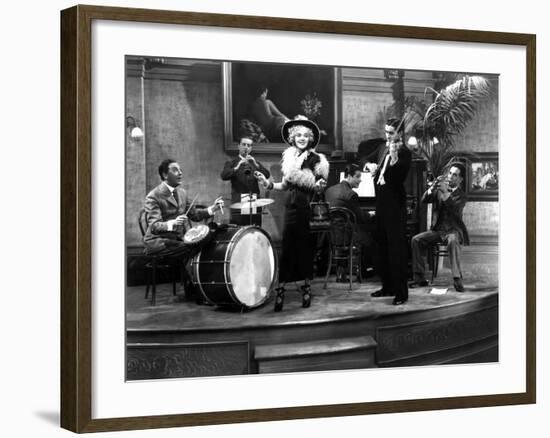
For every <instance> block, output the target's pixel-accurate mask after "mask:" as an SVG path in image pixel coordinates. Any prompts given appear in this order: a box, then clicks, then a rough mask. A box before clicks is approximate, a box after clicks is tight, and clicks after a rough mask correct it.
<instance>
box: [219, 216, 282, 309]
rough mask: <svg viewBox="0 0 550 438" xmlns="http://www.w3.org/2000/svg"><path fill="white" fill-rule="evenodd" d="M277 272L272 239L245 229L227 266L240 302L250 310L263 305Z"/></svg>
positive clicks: (236, 242)
mask: <svg viewBox="0 0 550 438" xmlns="http://www.w3.org/2000/svg"><path fill="white" fill-rule="evenodd" d="M276 268H277V267H276V259H275V252H274V249H273V245H272V244H271V239H270V238H269V236H268V235H267V234H266V233H265V232H264V231H263V230H261V229H260V228H256V227H246V228H245V229H243V230H242V232H241V233H239V235H238V238H237V239H236V241H235V243H234V245H233V248H232V250H231V256H230V261H229V266H228V270H229V272H228V274H229V275H228V276H229V280H230V281H231V286H232V292H233V294H234V295H235V297H236V298H237V300H238V301H239V302H240V303H242V304H244V305H245V306H247V307H257V306H259V305H261V304H263V302H264V301H265V300H266V299H267V297H268V295H269V292H270V290H271V288H272V287H273V285H274V281H275V274H276Z"/></svg>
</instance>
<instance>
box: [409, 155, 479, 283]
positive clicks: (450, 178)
mask: <svg viewBox="0 0 550 438" xmlns="http://www.w3.org/2000/svg"><path fill="white" fill-rule="evenodd" d="M462 175H463V168H462V166H460V165H458V164H457V165H454V166H451V168H450V169H449V173H448V175H447V177H438V178H437V179H436V180H435V182H434V184H433V185H432V186H431V187H429V188H428V190H426V192H424V195H423V196H422V202H424V203H432V204H433V209H432V228H431V230H429V231H425V232H423V233H420V234H417V235H416V236H414V237H413V238H412V240H411V247H412V266H413V273H414V282H413V283H411V284H410V285H409V286H410V287H418V286H420V287H422V286H427V285H428V282H427V281H426V278H425V263H424V254H425V252H426V250H427V249H428V248H431V247H432V246H433V245H435V244H437V243H445V244H447V249H448V252H449V262H450V263H451V270H452V273H453V280H454V287H455V290H456V291H457V292H464V285H463V284H462V270H461V267H460V254H461V250H462V245H463V244H464V245H468V244H469V243H470V240H469V237H468V230H467V229H466V225H464V222H463V220H462V211H463V210H464V205H465V204H466V201H467V198H466V194H465V193H464V191H463V190H462V189H461V187H460V185H461V184H462V180H463V176H462Z"/></svg>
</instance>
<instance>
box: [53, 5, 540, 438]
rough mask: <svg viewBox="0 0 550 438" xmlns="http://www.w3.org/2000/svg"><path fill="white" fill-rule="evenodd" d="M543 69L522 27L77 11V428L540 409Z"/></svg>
mask: <svg viewBox="0 0 550 438" xmlns="http://www.w3.org/2000/svg"><path fill="white" fill-rule="evenodd" d="M188 41H193V42H194V43H193V44H186V42H188ZM297 48H298V49H297ZM357 53H364V54H367V55H368V56H365V57H362V59H358V57H357V56H356V55H357ZM418 53H423V56H422V57H419V56H417V54H418ZM512 78H513V80H511V79H512ZM535 86H536V77H535V36H534V35H529V34H513V33H494V32H480V31H466V30H456V29H434V28H415V27H407V26H389V25H372V24H365V23H343V22H331V21H313V20H303V19H299V20H297V19H283V18H269V17H253V16H232V15H218V14H204V13H194V12H193V13H191V12H174V11H156V10H142V9H127V8H108V7H96V6H75V7H73V8H70V9H67V10H64V11H62V13H61V107H62V114H61V120H62V127H61V128H62V129H61V130H62V136H61V152H62V153H61V157H62V159H61V175H62V180H61V220H62V223H61V230H62V231H61V232H62V236H61V237H62V239H61V242H62V243H61V258H62V259H61V267H62V273H61V274H62V276H61V304H62V309H61V423H62V427H64V428H66V429H69V430H72V431H75V432H97V431H114V430H128V429H146V428H160V427H177V426H194V425H209V424H223V423H236V422H253V421H273V420H286V419H299V418H317V417H327V416H347V415H365V414H373V413H397V412H407V411H420V410H435V409H454V408H471V407H481V406H499V405H511V404H527V403H534V402H535V387H536V367H535V363H536V361H535V358H536V351H535V340H536V337H535V327H536V323H535V322H536V321H535V314H536V308H535V278H536V275H535V274H536V273H535V265H536V263H535V262H536V259H535V254H536V246H535V241H536V239H535V212H536V205H535V193H536V187H535V167H536V166H535V164H536V157H535V134H534V133H535V120H536V117H535V116H536V114H535ZM442 120H443V122H441V121H442ZM512 121H513V123H512ZM396 135H397V137H395V138H397V140H395V139H394V137H392V136H396ZM399 138H400V139H401V140H402V141H399ZM481 141H482V142H483V143H480V142H481ZM396 145H397V146H396ZM472 145H482V146H472ZM394 147H397V148H398V151H399V155H398V157H397V158H396V157H395V156H394V154H393V152H394ZM454 150H457V151H460V153H456V154H454V152H453V153H452V154H450V155H449V151H454ZM373 157H374V158H373ZM407 157H408V158H407ZM442 157H446V158H445V159H454V158H459V159H461V160H463V161H462V163H463V164H464V166H463V167H461V168H453V167H451V168H450V170H447V169H448V166H447V167H446V166H444V165H445V162H442ZM390 158H391V160H390ZM400 160H401V161H400ZM372 166H376V168H373V167H372ZM393 166H397V167H393ZM401 166H406V171H404V173H403V174H402V179H401V180H400V183H399V184H398V185H397V186H396V187H400V188H399V190H402V192H403V193H404V194H405V195H406V196H401V197H400V199H401V198H403V199H404V200H406V202H405V203H404V204H403V205H402V206H401V207H402V209H403V211H406V215H405V214H404V215H403V218H402V221H403V223H402V225H403V227H402V228H403V229H405V230H406V231H405V234H403V235H401V234H400V238H402V239H401V240H399V241H400V242H403V243H404V245H403V246H402V247H400V250H399V251H397V252H396V254H397V257H398V258H399V260H400V261H402V263H401V262H400V263H401V264H400V265H399V266H402V267H403V268H405V267H406V269H407V274H408V275H409V277H408V278H406V280H407V281H406V283H407V286H406V288H407V290H408V295H407V296H406V297H405V298H403V297H402V296H400V297H397V296H396V297H393V296H390V295H391V294H390V293H389V291H388V290H384V287H385V285H386V284H387V283H385V281H386V280H385V279H386V278H387V276H385V274H384V272H387V269H386V268H387V267H389V266H394V265H392V264H391V261H390V262H388V263H386V264H380V263H378V262H377V254H378V253H377V251H378V249H377V248H376V246H375V245H373V244H372V242H373V241H374V240H375V239H376V238H378V237H379V235H378V234H376V233H379V232H380V231H379V230H380V225H384V226H385V224H387V223H389V222H392V221H393V220H394V219H395V217H397V216H399V215H397V214H393V212H397V211H398V208H397V207H396V208H393V210H392V209H390V211H391V212H392V213H391V214H389V215H385V214H384V213H383V211H384V210H383V209H384V208H388V207H382V199H383V196H384V195H383V194H381V193H383V189H381V188H380V187H381V186H383V185H385V184H386V179H387V181H388V182H389V184H388V187H386V188H385V189H388V190H390V189H392V188H391V187H393V183H392V182H391V181H392V179H391V178H393V177H392V176H390V175H393V174H395V172H397V171H396V170H395V169H400V168H402V167H401ZM455 167H456V166H455ZM388 168H389V169H390V170H389V171H387V170H386V169H388ZM371 169H374V170H372V172H373V173H374V175H375V176H374V177H373V176H371V174H369V173H368V172H371ZM442 169H445V171H443V170H442ZM375 172H378V173H375ZM392 172H393V173H392ZM367 176H368V178H367ZM381 176H382V178H381ZM437 177H441V179H445V181H446V182H445V183H441V185H442V186H443V188H442V190H441V191H442V195H441V196H442V197H443V198H444V199H445V200H446V202H445V205H447V206H448V205H451V203H457V207H456V209H455V210H452V212H451V213H452V214H451V216H452V215H458V216H460V221H455V222H454V223H455V225H456V226H457V227H458V226H460V230H461V231H460V233H459V232H458V231H456V230H455V228H441V224H442V222H438V219H437V218H438V217H439V218H441V217H443V219H441V220H445V218H449V217H450V216H449V214H450V213H448V212H447V211H442V210H439V209H440V208H442V207H441V204H440V203H437V202H435V201H433V200H432V201H430V200H428V201H426V199H427V198H426V196H424V195H425V193H426V191H427V189H428V188H429V187H430V185H429V181H430V180H431V178H437ZM362 178H366V179H367V180H368V181H363V186H361V179H362ZM367 182H368V183H369V185H368V187H365V185H366V184H367ZM346 184H347V185H348V186H349V187H347V186H345V185H346ZM325 186H328V187H325ZM389 186H391V187H389ZM346 188H348V189H349V192H350V193H353V191H352V189H355V190H356V192H358V193H359V194H360V196H359V197H358V196H351V199H352V200H353V202H354V204H350V205H347V204H346V205H347V206H346V207H344V210H343V211H344V212H346V211H348V210H351V209H355V210H354V211H353V214H348V213H346V215H347V216H345V217H346V218H347V219H345V220H344V219H342V220H336V219H334V218H332V216H330V217H317V216H311V215H310V214H309V209H310V202H313V203H314V205H315V206H316V207H317V208H318V207H319V206H320V205H322V204H323V202H324V201H317V198H316V197H314V196H313V194H314V193H316V192H324V193H325V195H326V198H327V201H326V202H327V203H329V204H330V205H331V206H333V207H334V206H336V204H332V202H335V201H333V199H334V198H332V196H336V197H338V196H340V195H339V194H340V193H341V190H345V189H346ZM459 188H460V189H459ZM381 190H382V191H381ZM400 193H401V192H400ZM403 193H401V194H403ZM462 193H464V194H465V195H467V198H468V201H467V202H465V204H464V203H462V204H461V203H460V199H461V198H460V196H461V195H462ZM443 198H442V199H443ZM338 199H339V198H338ZM329 200H330V201H329ZM447 200H448V201H447ZM345 201H346V202H347V201H349V199H347V198H346V199H345ZM487 201H491V202H487ZM426 202H428V203H426ZM453 205H454V204H453ZM401 207H399V208H401ZM346 208H347V209H348V210H346ZM316 211H317V210H316ZM318 211H320V210H318ZM327 212H328V210H327ZM453 212H454V213H453ZM437 213H439V216H438V214H437ZM405 216H406V218H405ZM458 216H457V217H458ZM342 217H344V216H342ZM354 217H355V218H356V219H357V218H364V222H360V224H361V226H360V227H359V228H358V227H356V226H352V222H351V221H352V218H354ZM453 217H454V216H453ZM428 218H429V219H428ZM315 221H318V222H317V223H315ZM323 221H325V222H326V224H325V225H323V226H324V227H325V228H323V227H319V223H320V222H323ZM342 221H343V222H342ZM323 223H324V222H323ZM392 223H393V222H392ZM342 224H343V225H342ZM346 224H347V225H346ZM457 224H458V225H457ZM355 225H357V224H355ZM346 226H348V228H349V229H350V230H352V231H353V232H351V231H350V233H347V234H346V232H343V233H340V234H338V230H340V228H339V227H344V228H341V229H342V230H344V229H348V228H345V227H346ZM400 229H401V228H400ZM358 230H360V231H358ZM512 231H513V232H512ZM360 232H361V233H362V234H360ZM426 233H428V234H429V233H432V234H430V236H432V238H434V237H433V236H434V235H435V236H436V238H434V239H435V240H433V242H431V243H430V245H428V246H426V251H424V252H422V251H420V252H418V251H419V247H418V246H417V247H415V245H418V241H419V237H418V236H420V237H422V236H424V237H425V236H426ZM453 233H454V234H453ZM348 235H349V236H353V237H349V238H350V239H357V240H356V241H355V240H352V241H354V242H356V243H357V245H350V244H349V242H348V246H347V247H346V248H348V252H349V254H348V252H346V251H344V252H342V251H338V245H339V243H338V242H339V240H338V239H340V238H346V237H345V236H348ZM512 235H513V236H514V238H513V239H512V238H509V237H508V236H512ZM339 236H340V237H339ZM342 236H344V237H342ZM360 236H362V237H360ZM359 239H363V240H359ZM405 242H406V245H409V248H410V250H409V249H407V247H406V246H405ZM354 246H355V247H356V248H359V249H358V251H355V252H354V251H351V252H350V251H349V248H353V247H354ZM428 248H429V251H428V250H427V249H428ZM388 260H390V259H388ZM457 260H458V262H457ZM420 267H421V268H420ZM392 269H393V268H392ZM400 269H401V268H400ZM419 270H420V271H421V272H419ZM403 272H404V271H403ZM419 273H422V274H423V275H425V279H424V278H423V279H420V278H419V277H418V274H419ZM420 280H423V281H420ZM409 281H413V283H414V284H412V283H411V285H410V287H409V284H408V283H409ZM413 286H414V287H413ZM384 292H386V293H384ZM393 293H394V294H395V291H394V292H393ZM502 297H504V299H501V298H502ZM398 298H399V299H398Z"/></svg>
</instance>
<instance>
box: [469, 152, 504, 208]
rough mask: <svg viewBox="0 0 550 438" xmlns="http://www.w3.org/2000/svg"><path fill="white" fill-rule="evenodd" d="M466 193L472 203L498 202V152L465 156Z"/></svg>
mask: <svg viewBox="0 0 550 438" xmlns="http://www.w3.org/2000/svg"><path fill="white" fill-rule="evenodd" d="M464 164H465V166H466V193H467V194H468V199H469V200H470V201H493V202H496V201H498V198H499V179H500V174H499V157H498V152H477V153H475V154H469V155H467V156H465V159H464Z"/></svg>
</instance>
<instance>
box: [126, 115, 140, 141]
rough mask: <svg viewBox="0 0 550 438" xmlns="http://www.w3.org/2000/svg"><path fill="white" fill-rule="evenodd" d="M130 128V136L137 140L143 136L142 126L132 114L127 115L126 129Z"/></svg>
mask: <svg viewBox="0 0 550 438" xmlns="http://www.w3.org/2000/svg"><path fill="white" fill-rule="evenodd" d="M128 128H130V129H131V131H130V137H132V138H133V139H134V140H137V139H139V138H143V131H142V130H141V128H140V127H139V126H138V125H137V123H136V119H134V118H133V117H132V116H128V117H126V129H128Z"/></svg>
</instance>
